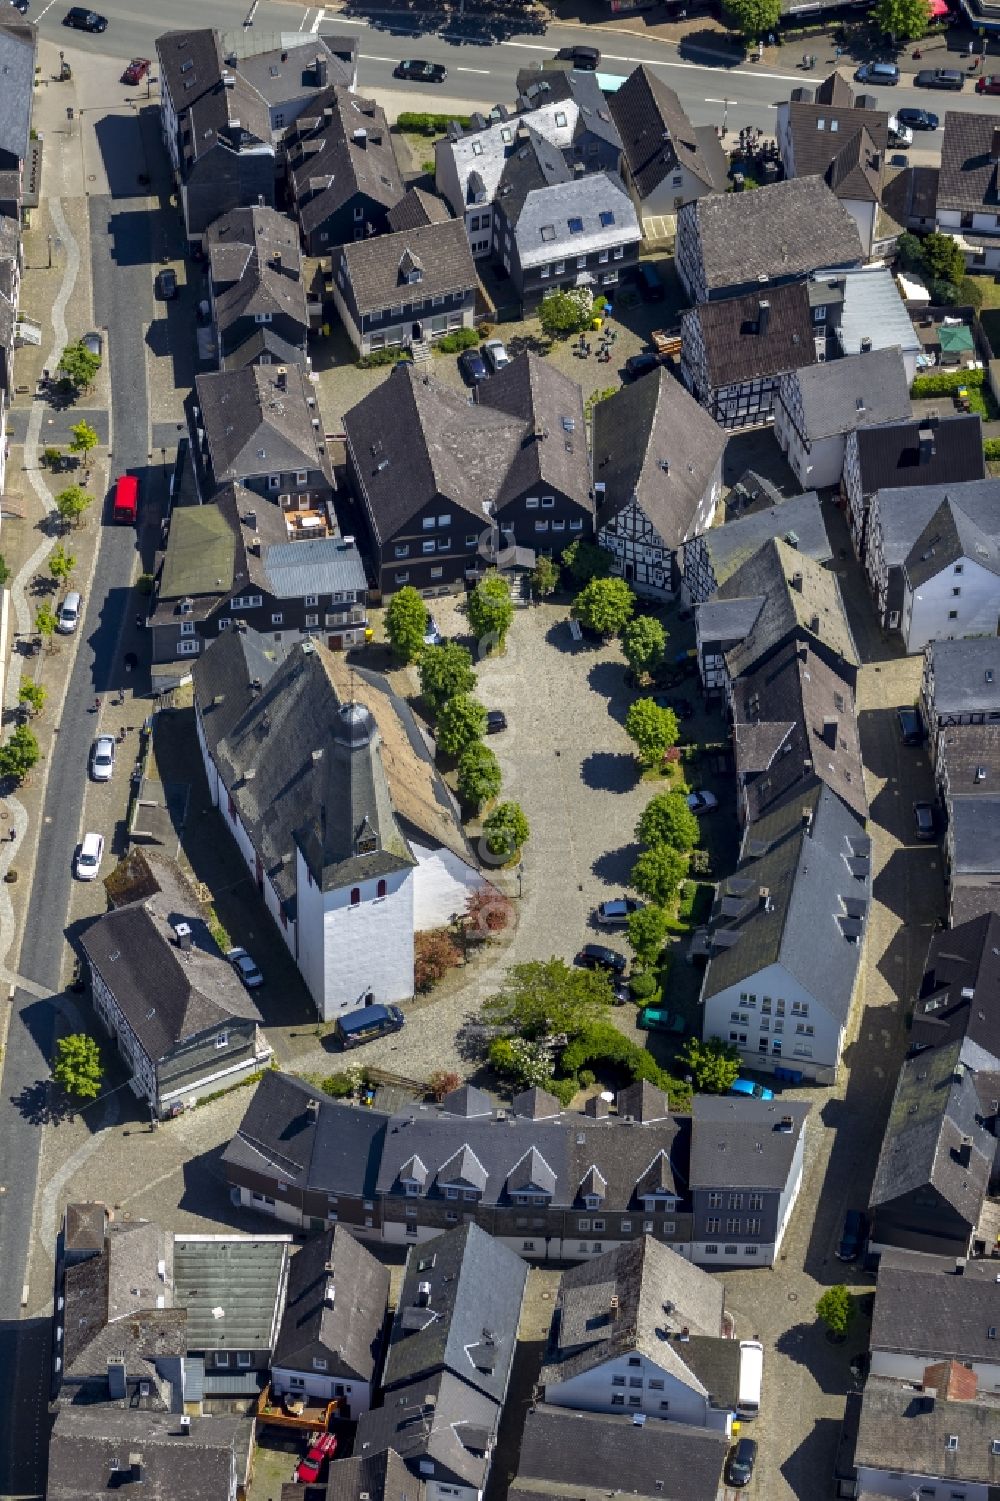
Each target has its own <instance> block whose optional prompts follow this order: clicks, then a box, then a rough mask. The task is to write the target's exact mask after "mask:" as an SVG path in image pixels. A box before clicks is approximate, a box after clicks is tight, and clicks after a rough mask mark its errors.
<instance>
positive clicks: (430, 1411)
mask: <svg viewBox="0 0 1000 1501" xmlns="http://www.w3.org/2000/svg"><path fill="white" fill-rule="evenodd" d="M499 1417H500V1408H499V1406H498V1405H497V1403H496V1402H494V1401H493V1400H492V1399H491V1398H490V1397H485V1396H484V1395H483V1394H482V1392H478V1391H476V1390H475V1388H474V1387H471V1386H468V1385H467V1384H466V1383H465V1382H464V1381H459V1380H458V1379H457V1377H455V1376H452V1375H449V1373H448V1372H447V1371H444V1372H441V1373H440V1374H439V1375H437V1376H434V1377H432V1378H431V1379H429V1380H427V1381H415V1382H412V1383H411V1384H410V1385H409V1386H403V1387H400V1388H398V1389H397V1390H396V1391H394V1392H390V1393H389V1394H388V1395H387V1398H386V1402H385V1405H384V1406H382V1407H376V1408H373V1409H372V1410H371V1411H370V1412H365V1413H362V1414H361V1417H360V1418H359V1419H358V1428H357V1433H356V1435H355V1439H354V1458H355V1459H361V1460H369V1459H371V1458H373V1457H374V1456H375V1455H376V1454H379V1453H381V1452H383V1451H384V1450H386V1449H393V1450H395V1451H396V1453H397V1454H398V1455H399V1456H400V1458H401V1459H402V1460H403V1461H404V1463H405V1464H406V1465H407V1468H408V1469H409V1471H410V1474H411V1476H416V1475H419V1464H420V1460H421V1458H427V1459H432V1460H433V1461H434V1463H435V1465H436V1466H437V1467H439V1468H438V1473H439V1474H440V1467H442V1466H443V1467H444V1468H445V1469H447V1470H449V1471H450V1472H451V1473H452V1474H453V1475H454V1476H456V1477H458V1479H459V1480H460V1481H461V1482H464V1483H465V1484H466V1485H468V1486H471V1487H472V1489H474V1490H477V1491H480V1490H482V1488H483V1485H484V1484H485V1480H486V1475H487V1472H488V1470H489V1458H488V1455H489V1454H490V1452H491V1451H492V1448H493V1445H494V1442H495V1440H496V1430H497V1424H498V1422H499Z"/></svg>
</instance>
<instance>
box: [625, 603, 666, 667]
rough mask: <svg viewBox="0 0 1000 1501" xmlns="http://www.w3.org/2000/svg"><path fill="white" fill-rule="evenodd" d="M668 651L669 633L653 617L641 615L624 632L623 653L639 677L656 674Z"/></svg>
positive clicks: (631, 621) (630, 622)
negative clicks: (651, 673)
mask: <svg viewBox="0 0 1000 1501" xmlns="http://www.w3.org/2000/svg"><path fill="white" fill-rule="evenodd" d="M666 649H667V633H666V631H665V630H664V629H663V627H662V625H661V624H660V622H659V621H658V620H654V619H653V617H652V615H639V616H637V617H636V619H635V620H630V621H629V623H628V625H627V626H626V627H625V629H624V630H623V631H622V652H623V653H624V656H625V660H626V662H627V663H628V665H629V666H630V667H631V669H632V671H633V672H634V673H635V674H636V676H637V677H643V676H645V675H646V674H647V673H650V672H655V671H656V669H657V667H659V665H660V663H661V662H662V661H663V656H664V653H665V652H666Z"/></svg>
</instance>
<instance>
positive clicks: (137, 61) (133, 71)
mask: <svg viewBox="0 0 1000 1501" xmlns="http://www.w3.org/2000/svg"><path fill="white" fill-rule="evenodd" d="M148 72H149V58H148V57H133V59H132V61H131V62H130V63H129V65H128V67H127V68H126V69H125V72H124V73H123V74H122V83H127V84H131V85H132V87H133V88H134V87H135V85H136V84H138V83H142V80H143V79H144V78H145V76H146V74H147V73H148Z"/></svg>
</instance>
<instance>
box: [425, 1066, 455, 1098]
mask: <svg viewBox="0 0 1000 1501" xmlns="http://www.w3.org/2000/svg"><path fill="white" fill-rule="evenodd" d="M461 1082H462V1079H461V1075H460V1074H456V1072H455V1070H454V1069H453V1068H436V1069H435V1070H434V1072H433V1073H432V1074H431V1076H430V1078H429V1079H428V1080H427V1088H428V1089H429V1090H430V1092H431V1094H432V1095H433V1097H434V1099H435V1100H436V1101H437V1103H438V1104H439V1105H440V1103H441V1101H442V1100H443V1099H444V1097H445V1095H446V1094H451V1092H452V1090H453V1089H457V1088H458V1086H459V1085H460V1084H461Z"/></svg>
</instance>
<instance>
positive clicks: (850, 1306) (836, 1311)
mask: <svg viewBox="0 0 1000 1501" xmlns="http://www.w3.org/2000/svg"><path fill="white" fill-rule="evenodd" d="M857 1311H858V1305H857V1302H856V1300H855V1298H854V1296H853V1294H852V1293H850V1292H848V1290H847V1288H846V1287H845V1286H844V1285H843V1283H842V1282H835V1283H834V1285H833V1286H832V1287H828V1288H827V1290H826V1292H825V1293H824V1294H823V1296H822V1297H821V1298H820V1300H819V1302H818V1303H817V1304H816V1314H817V1317H818V1318H820V1319H822V1321H823V1323H824V1324H825V1325H826V1327H827V1328H828V1329H829V1331H830V1333H831V1334H833V1335H835V1336H836V1337H837V1338H838V1339H843V1337H844V1335H845V1334H846V1333H847V1331H848V1329H849V1328H850V1326H851V1323H852V1321H853V1319H854V1316H855V1314H856V1313H857Z"/></svg>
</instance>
